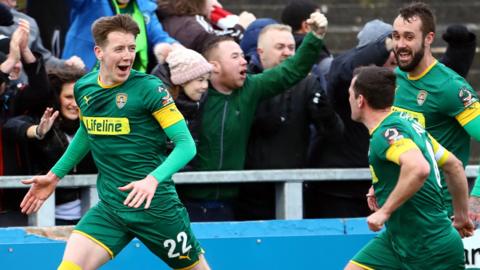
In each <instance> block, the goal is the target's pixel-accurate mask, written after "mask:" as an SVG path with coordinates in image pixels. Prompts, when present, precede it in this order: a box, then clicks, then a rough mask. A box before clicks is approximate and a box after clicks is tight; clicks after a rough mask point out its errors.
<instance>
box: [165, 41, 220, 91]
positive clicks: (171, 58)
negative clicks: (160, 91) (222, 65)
mask: <svg viewBox="0 0 480 270" xmlns="http://www.w3.org/2000/svg"><path fill="white" fill-rule="evenodd" d="M166 61H167V63H168V67H169V68H170V80H171V81H172V83H173V84H175V85H181V84H184V83H186V82H189V81H191V80H193V79H196V78H198V77H200V76H202V75H204V74H207V73H209V72H210V71H212V65H211V64H210V63H208V62H207V60H205V58H203V56H202V55H201V54H199V53H197V52H196V51H193V50H190V49H186V48H176V49H174V50H173V51H171V52H170V53H169V54H168V56H167V59H166Z"/></svg>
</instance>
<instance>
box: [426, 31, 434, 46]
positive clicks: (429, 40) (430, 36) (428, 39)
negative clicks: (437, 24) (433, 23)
mask: <svg viewBox="0 0 480 270" xmlns="http://www.w3.org/2000/svg"><path fill="white" fill-rule="evenodd" d="M434 40H435V33H434V32H429V33H428V34H427V35H426V36H425V39H424V41H425V43H426V45H429V46H430V45H432V43H433V41H434Z"/></svg>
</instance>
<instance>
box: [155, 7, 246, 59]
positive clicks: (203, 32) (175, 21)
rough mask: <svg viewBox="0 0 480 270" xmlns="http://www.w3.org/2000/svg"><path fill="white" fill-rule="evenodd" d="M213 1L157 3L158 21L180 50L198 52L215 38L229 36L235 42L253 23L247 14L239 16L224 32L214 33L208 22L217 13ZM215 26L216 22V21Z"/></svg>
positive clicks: (243, 13) (216, 31)
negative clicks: (176, 41) (176, 42)
mask: <svg viewBox="0 0 480 270" xmlns="http://www.w3.org/2000/svg"><path fill="white" fill-rule="evenodd" d="M215 5H217V6H218V2H217V1H213V0H194V1H192V0H159V8H158V11H157V14H158V17H159V18H160V21H161V22H162V24H163V26H164V27H165V31H167V32H168V33H169V34H170V35H171V36H172V37H174V38H175V39H177V40H178V41H179V42H180V43H181V44H182V45H183V46H185V47H187V48H189V49H192V50H194V51H197V52H201V51H202V48H203V45H204V44H205V42H206V40H207V39H209V38H211V37H215V36H230V37H232V38H234V39H235V41H236V42H239V41H240V40H241V38H242V36H243V31H244V29H246V28H247V27H248V25H249V24H250V23H251V22H253V21H254V20H255V16H254V15H253V14H251V13H249V12H242V13H241V14H240V16H239V18H238V23H236V24H235V25H233V26H231V27H230V28H227V29H222V30H215V29H214V27H213V26H212V24H211V23H210V20H209V18H210V17H211V14H212V12H215V10H217V11H216V12H218V13H220V12H219V10H218V9H219V7H218V8H215ZM214 17H215V19H217V14H215V16H214ZM217 22H219V19H217Z"/></svg>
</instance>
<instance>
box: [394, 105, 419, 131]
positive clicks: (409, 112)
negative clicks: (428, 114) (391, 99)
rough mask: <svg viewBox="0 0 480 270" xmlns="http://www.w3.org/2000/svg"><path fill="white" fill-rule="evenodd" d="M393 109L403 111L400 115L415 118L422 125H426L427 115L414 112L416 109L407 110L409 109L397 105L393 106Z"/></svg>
mask: <svg viewBox="0 0 480 270" xmlns="http://www.w3.org/2000/svg"><path fill="white" fill-rule="evenodd" d="M392 111H394V112H400V113H401V115H400V116H401V117H402V118H405V119H413V120H415V121H417V122H418V123H419V124H420V125H422V127H425V116H424V115H423V114H422V113H420V112H414V111H411V110H407V109H404V108H400V107H397V106H393V107H392ZM403 113H407V114H408V115H409V116H410V118H408V117H407V116H406V115H404V114H403Z"/></svg>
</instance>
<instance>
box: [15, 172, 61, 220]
mask: <svg viewBox="0 0 480 270" xmlns="http://www.w3.org/2000/svg"><path fill="white" fill-rule="evenodd" d="M59 180H60V179H59V178H58V177H57V176H56V175H55V174H53V173H52V172H49V173H48V174H46V175H37V176H34V177H32V178H30V179H26V180H22V183H23V184H25V185H31V186H30V189H29V190H28V192H27V194H26V195H25V197H24V198H23V200H22V202H21V203H20V209H21V211H22V213H24V214H27V215H28V214H31V213H35V212H37V211H38V209H40V207H41V206H42V205H43V203H44V202H45V200H47V199H48V197H50V195H52V193H53V191H54V190H55V188H56V187H57V184H58V181H59Z"/></svg>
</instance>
